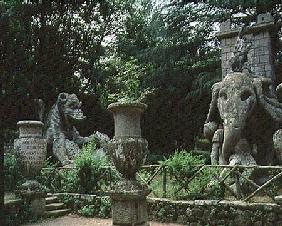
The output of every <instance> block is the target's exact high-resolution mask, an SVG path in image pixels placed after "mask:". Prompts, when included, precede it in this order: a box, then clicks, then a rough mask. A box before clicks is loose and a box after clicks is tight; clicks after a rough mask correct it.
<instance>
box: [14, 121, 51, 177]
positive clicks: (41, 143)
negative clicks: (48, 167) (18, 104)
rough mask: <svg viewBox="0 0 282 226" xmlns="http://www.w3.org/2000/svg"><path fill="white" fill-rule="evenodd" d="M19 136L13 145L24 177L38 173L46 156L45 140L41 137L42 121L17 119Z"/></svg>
mask: <svg viewBox="0 0 282 226" xmlns="http://www.w3.org/2000/svg"><path fill="white" fill-rule="evenodd" d="M17 126H18V128H19V138H18V139H16V140H15V142H14V147H15V153H16V156H17V160H18V162H19V164H20V165H21V167H22V173H23V174H24V176H25V177H26V178H30V179H31V178H34V177H35V176H37V175H38V174H39V173H40V170H41V169H42V167H43V165H44V161H45V159H46V156H47V141H46V139H44V138H43V137H42V127H43V123H42V122H40V121H19V122H18V123H17Z"/></svg>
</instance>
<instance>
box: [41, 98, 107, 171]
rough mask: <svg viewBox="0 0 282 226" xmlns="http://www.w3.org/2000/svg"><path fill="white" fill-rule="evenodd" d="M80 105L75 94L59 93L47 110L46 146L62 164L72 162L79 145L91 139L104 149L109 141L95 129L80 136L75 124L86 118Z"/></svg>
mask: <svg viewBox="0 0 282 226" xmlns="http://www.w3.org/2000/svg"><path fill="white" fill-rule="evenodd" d="M80 107H81V102H80V101H79V99H78V98H77V96H76V95H75V94H68V93H60V94H59V96H58V99H57V101H56V103H55V104H54V105H53V107H52V108H51V110H50V112H49V116H48V120H47V131H46V138H47V141H48V146H49V147H50V149H51V150H52V153H53V155H54V156H55V157H56V158H57V159H58V161H59V162H60V163H61V164H62V165H63V166H64V165H68V164H70V163H72V161H73V159H74V157H75V155H76V154H77V153H78V152H79V150H80V147H81V146H82V145H83V144H86V143H88V142H89V141H91V140H92V139H95V140H96V141H97V143H98V146H100V148H104V149H105V146H106V144H107V142H108V141H109V137H108V136H107V135H105V134H102V133H100V132H97V131H96V132H94V133H93V134H92V135H91V136H89V137H82V136H80V134H79V132H78V130H77V129H76V127H75V124H76V123H79V122H80V121H82V120H84V119H85V118H86V117H85V116H84V115H83V112H82V111H81V109H80ZM104 151H106V150H104Z"/></svg>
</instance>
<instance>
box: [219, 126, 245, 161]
mask: <svg viewBox="0 0 282 226" xmlns="http://www.w3.org/2000/svg"><path fill="white" fill-rule="evenodd" d="M240 137H241V129H240V128H238V127H236V126H228V125H225V126H224V141H223V144H222V158H223V161H224V162H223V164H224V165H228V163H229V158H230V156H231V155H232V154H233V153H234V150H235V146H236V144H237V143H238V141H239V140H240Z"/></svg>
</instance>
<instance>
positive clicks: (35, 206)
mask: <svg viewBox="0 0 282 226" xmlns="http://www.w3.org/2000/svg"><path fill="white" fill-rule="evenodd" d="M18 194H19V195H20V196H21V197H22V198H23V199H24V200H25V201H27V203H28V204H29V207H30V211H31V213H32V215H33V216H34V217H35V218H39V217H42V216H44V214H45V206H46V201H45V197H46V192H43V191H28V190H20V191H18Z"/></svg>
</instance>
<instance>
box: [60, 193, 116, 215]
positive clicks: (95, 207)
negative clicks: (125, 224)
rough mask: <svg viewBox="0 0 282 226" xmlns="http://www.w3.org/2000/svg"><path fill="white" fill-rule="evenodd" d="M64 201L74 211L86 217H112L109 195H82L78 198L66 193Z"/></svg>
mask: <svg viewBox="0 0 282 226" xmlns="http://www.w3.org/2000/svg"><path fill="white" fill-rule="evenodd" d="M83 197H84V198H83ZM63 202H64V203H65V204H66V205H67V207H68V208H71V209H72V210H73V212H74V213H77V214H79V215H81V216H84V217H100V218H110V217H111V203H110V198H109V197H108V196H100V197H96V196H82V197H80V198H77V197H75V196H73V195H69V194H66V195H64V196H63Z"/></svg>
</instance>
